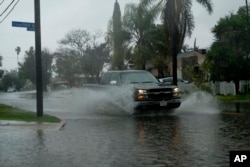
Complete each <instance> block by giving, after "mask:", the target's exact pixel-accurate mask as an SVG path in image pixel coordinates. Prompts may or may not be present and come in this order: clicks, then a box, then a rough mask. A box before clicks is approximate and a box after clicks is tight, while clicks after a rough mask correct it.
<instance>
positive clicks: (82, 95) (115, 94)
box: [71, 87, 133, 114]
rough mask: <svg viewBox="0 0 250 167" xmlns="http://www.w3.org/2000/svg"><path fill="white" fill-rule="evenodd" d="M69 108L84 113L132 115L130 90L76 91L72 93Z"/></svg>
mask: <svg viewBox="0 0 250 167" xmlns="http://www.w3.org/2000/svg"><path fill="white" fill-rule="evenodd" d="M71 107H72V108H73V109H75V110H78V111H84V112H86V113H90V112H91V113H93V112H95V113H98V112H99V113H102V114H107V113H109V114H124V113H127V114H132V111H133V110H132V108H133V98H132V89H131V88H127V89H119V88H118V87H112V88H110V89H105V90H98V89H96V90H92V89H88V88H84V89H76V90H74V91H73V95H72V100H71Z"/></svg>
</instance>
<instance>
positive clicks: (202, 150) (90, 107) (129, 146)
mask: <svg viewBox="0 0 250 167" xmlns="http://www.w3.org/2000/svg"><path fill="white" fill-rule="evenodd" d="M104 99H105V103H104ZM110 101H112V97H110V96H109V95H108V94H104V93H100V92H93V91H88V90H81V89H74V90H70V91H61V92H54V93H50V94H46V95H45V97H44V112H45V113H48V114H52V115H56V116H58V117H60V118H62V119H64V120H65V121H66V123H67V124H66V126H65V127H64V128H63V129H58V127H57V126H54V125H26V126H20V125H9V126H0V134H1V136H0V166H1V167H12V166H15V167H16V166H26V167H34V166H41V167H43V166H52V167H64V166H65V167H66V166H75V167H78V166H79V167H81V166H83V167H85V166H86V167H92V166H93V167H99V166H100V167H117V166H119V167H130V166H134V167H137V166H138V167H147V166H148V167H152V166H157V167H159V166H170V167H171V166H178V167H179V166H180V167H182V166H183V167H185V166H187V167H189V166H194V167H195V166H209V167H211V166H216V167H217V166H222V167H223V166H225V167H227V166H229V151H232V150H250V143H249V141H250V115H249V110H248V109H249V107H248V106H245V107H242V108H241V110H240V112H239V113H237V112H235V111H234V109H235V108H232V107H225V105H221V104H219V103H217V102H216V101H215V100H214V99H213V97H212V96H210V95H207V94H205V93H202V92H198V93H194V94H192V95H190V96H189V97H187V98H186V99H184V100H183V103H182V106H181V107H180V108H179V109H178V110H176V111H175V112H173V113H170V114H164V113H160V114H148V115H139V116H134V115H131V114H130V113H131V112H130V111H127V112H126V111H123V110H121V109H120V107H119V106H115V105H111V103H109V102H110ZM0 102H1V103H5V104H9V105H12V106H14V107H19V108H23V109H28V110H31V111H34V112H35V111H36V105H35V104H36V102H35V99H34V98H33V95H32V92H29V93H28V94H27V93H20V92H17V93H4V94H0ZM225 109H226V110H225ZM222 110H223V111H224V112H222ZM247 111H248V112H247Z"/></svg>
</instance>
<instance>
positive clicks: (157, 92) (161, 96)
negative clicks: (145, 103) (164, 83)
mask: <svg viewBox="0 0 250 167" xmlns="http://www.w3.org/2000/svg"><path fill="white" fill-rule="evenodd" d="M147 92H148V93H147V95H148V99H150V100H167V99H171V98H172V97H173V90H172V89H171V88H167V89H150V90H147Z"/></svg>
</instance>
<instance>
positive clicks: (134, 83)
mask: <svg viewBox="0 0 250 167" xmlns="http://www.w3.org/2000/svg"><path fill="white" fill-rule="evenodd" d="M99 86H101V87H102V89H103V88H106V89H110V90H112V91H110V92H111V93H110V96H112V92H113V93H114V92H118V93H119V94H121V96H123V98H122V99H123V101H122V102H123V105H124V106H126V105H127V103H128V102H127V100H131V101H132V103H133V108H134V109H144V108H153V109H156V108H168V109H173V108H177V107H179V106H180V104H181V97H180V94H179V89H178V87H177V86H174V85H166V84H164V83H161V82H159V81H158V80H157V79H156V78H155V77H154V76H153V75H152V74H151V73H150V72H148V71H145V70H124V71H107V72H104V73H103V74H102V77H101V81H100V85H99ZM128 90H131V91H128ZM129 92H131V93H129ZM130 104H131V103H130Z"/></svg>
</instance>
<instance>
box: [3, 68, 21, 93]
mask: <svg viewBox="0 0 250 167" xmlns="http://www.w3.org/2000/svg"><path fill="white" fill-rule="evenodd" d="M2 82H3V88H4V90H5V91H7V90H8V88H10V87H13V88H15V89H16V90H17V91H20V89H21V88H22V87H23V86H24V83H25V81H24V80H23V79H20V78H19V77H18V73H17V71H16V70H12V71H10V72H6V74H5V75H4V77H3V79H2Z"/></svg>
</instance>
